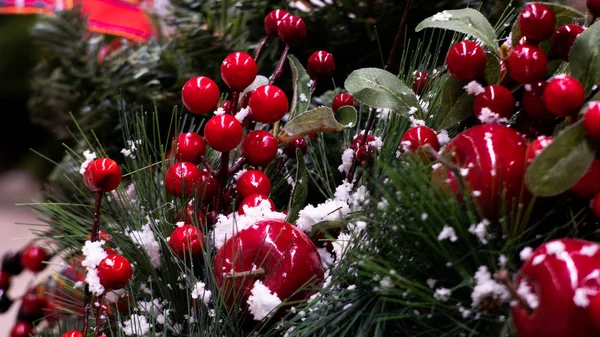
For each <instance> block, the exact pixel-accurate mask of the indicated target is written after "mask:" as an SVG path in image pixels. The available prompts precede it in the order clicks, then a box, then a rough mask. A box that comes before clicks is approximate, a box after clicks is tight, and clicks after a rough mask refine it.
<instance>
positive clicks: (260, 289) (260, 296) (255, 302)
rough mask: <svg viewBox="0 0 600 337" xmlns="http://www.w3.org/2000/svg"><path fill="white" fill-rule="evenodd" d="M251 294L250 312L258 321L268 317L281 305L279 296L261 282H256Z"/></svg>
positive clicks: (249, 299)
mask: <svg viewBox="0 0 600 337" xmlns="http://www.w3.org/2000/svg"><path fill="white" fill-rule="evenodd" d="M250 294H251V295H250V297H248V302H247V303H248V310H249V311H250V313H251V314H252V316H254V319H255V320H257V321H260V320H261V319H263V318H265V317H267V315H268V314H269V313H271V312H272V311H273V310H274V309H275V308H277V306H278V305H280V304H281V299H279V297H278V296H277V294H276V293H274V292H271V290H270V289H269V288H267V287H266V286H265V285H264V284H263V283H262V282H261V281H260V280H256V282H254V287H252V290H251V291H250Z"/></svg>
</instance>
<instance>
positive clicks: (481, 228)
mask: <svg viewBox="0 0 600 337" xmlns="http://www.w3.org/2000/svg"><path fill="white" fill-rule="evenodd" d="M489 225H490V221H489V220H488V219H483V220H481V222H479V223H478V224H477V225H471V226H470V227H469V233H471V234H473V235H475V236H476V237H477V238H478V239H479V241H481V243H483V244H484V245H485V244H487V243H488V231H487V228H488V226H489Z"/></svg>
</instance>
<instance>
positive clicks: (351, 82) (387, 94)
mask: <svg viewBox="0 0 600 337" xmlns="http://www.w3.org/2000/svg"><path fill="white" fill-rule="evenodd" d="M344 87H345V88H346V90H347V91H348V92H349V93H350V94H352V96H354V98H355V99H356V100H357V101H359V102H361V103H362V104H365V105H367V106H369V107H371V108H384V109H391V110H393V111H395V112H398V113H401V114H403V115H404V116H405V117H408V111H410V110H411V109H412V110H414V109H417V111H420V110H421V106H420V104H419V100H418V99H417V96H416V95H415V94H414V93H413V92H412V90H410V88H409V87H407V86H406V85H405V84H404V83H402V81H400V80H399V79H398V77H396V75H394V74H392V73H390V72H389V71H385V70H383V69H379V68H363V69H358V70H355V71H353V72H352V73H351V74H350V76H348V78H347V79H346V82H344Z"/></svg>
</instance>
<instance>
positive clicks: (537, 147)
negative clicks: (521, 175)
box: [527, 136, 553, 164]
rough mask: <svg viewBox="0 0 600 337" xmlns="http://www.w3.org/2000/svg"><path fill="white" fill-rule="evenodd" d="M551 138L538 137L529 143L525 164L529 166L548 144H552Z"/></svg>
mask: <svg viewBox="0 0 600 337" xmlns="http://www.w3.org/2000/svg"><path fill="white" fill-rule="evenodd" d="M552 140H553V139H552V137H546V136H540V137H538V138H537V139H536V140H534V141H532V142H531V143H529V146H528V147H527V163H528V164H531V162H533V160H534V159H535V158H536V157H537V156H538V155H539V154H540V153H541V152H542V150H544V149H545V148H546V147H548V145H550V143H552Z"/></svg>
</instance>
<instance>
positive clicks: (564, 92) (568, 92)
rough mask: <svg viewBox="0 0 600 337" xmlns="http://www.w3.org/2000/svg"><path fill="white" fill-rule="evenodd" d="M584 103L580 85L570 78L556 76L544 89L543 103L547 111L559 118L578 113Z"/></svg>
mask: <svg viewBox="0 0 600 337" xmlns="http://www.w3.org/2000/svg"><path fill="white" fill-rule="evenodd" d="M584 102H585V91H584V89H583V86H582V85H581V83H580V82H579V81H578V80H577V79H576V78H574V77H571V76H566V75H564V76H556V77H554V78H553V79H552V80H551V81H550V83H548V85H547V86H546V89H544V103H545V104H546V108H548V110H549V111H550V112H551V113H553V114H555V115H557V116H560V117H566V116H572V115H574V114H576V113H577V112H579V109H581V107H582V106H583V103H584Z"/></svg>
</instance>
